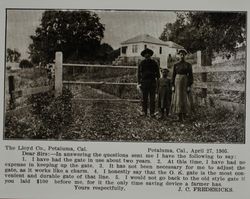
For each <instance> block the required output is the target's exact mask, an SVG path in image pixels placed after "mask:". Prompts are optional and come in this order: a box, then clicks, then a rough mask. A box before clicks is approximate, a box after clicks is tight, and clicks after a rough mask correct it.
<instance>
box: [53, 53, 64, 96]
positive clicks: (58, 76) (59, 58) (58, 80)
mask: <svg viewBox="0 0 250 199" xmlns="http://www.w3.org/2000/svg"><path fill="white" fill-rule="evenodd" d="M62 64H63V54H62V52H56V55H55V96H56V97H57V96H59V95H60V94H62V87H63V83H62V76H63V72H62V71H63V70H62V69H63V68H62V67H63V66H62Z"/></svg>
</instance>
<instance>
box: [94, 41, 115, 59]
mask: <svg viewBox="0 0 250 199" xmlns="http://www.w3.org/2000/svg"><path fill="white" fill-rule="evenodd" d="M112 52H113V48H112V47H111V46H110V45H109V44H107V43H103V44H101V45H100V47H99V48H98V50H97V58H98V59H99V60H101V61H104V62H107V61H110V60H109V58H110V56H109V55H110V54H111V53H112Z"/></svg>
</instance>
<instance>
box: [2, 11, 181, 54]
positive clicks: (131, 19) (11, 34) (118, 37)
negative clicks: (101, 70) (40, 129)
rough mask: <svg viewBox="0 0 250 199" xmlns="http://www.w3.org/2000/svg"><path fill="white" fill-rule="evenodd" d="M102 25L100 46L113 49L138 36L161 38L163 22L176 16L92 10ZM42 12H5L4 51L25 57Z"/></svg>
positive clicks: (145, 12)
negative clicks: (12, 51)
mask: <svg viewBox="0 0 250 199" xmlns="http://www.w3.org/2000/svg"><path fill="white" fill-rule="evenodd" d="M94 12H95V13H97V14H98V16H99V17H100V22H101V23H102V24H104V25H105V32H104V38H103V40H102V43H104V42H105V43H108V44H110V45H111V46H112V47H113V48H114V49H117V48H119V45H120V43H121V42H123V41H125V40H127V39H130V38H132V37H135V36H137V35H139V34H149V35H152V36H154V37H156V38H159V36H160V35H161V33H162V31H163V29H164V26H165V24H166V23H169V22H174V21H175V19H176V14H175V13H174V12H170V11H118V10H116V11H115V10H94ZM42 13H43V10H8V11H7V24H6V28H7V29H6V48H11V49H16V50H18V51H19V52H20V53H21V59H27V58H28V46H29V44H30V43H31V42H32V40H31V39H30V35H34V34H35V30H36V28H37V27H38V26H39V25H40V23H41V18H42Z"/></svg>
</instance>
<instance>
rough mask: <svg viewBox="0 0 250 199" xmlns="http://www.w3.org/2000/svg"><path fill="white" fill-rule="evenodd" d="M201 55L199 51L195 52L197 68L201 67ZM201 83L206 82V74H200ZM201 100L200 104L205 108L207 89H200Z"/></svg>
mask: <svg viewBox="0 0 250 199" xmlns="http://www.w3.org/2000/svg"><path fill="white" fill-rule="evenodd" d="M202 63H203V62H202V53H201V51H200V50H199V51H197V67H202V65H203V64H202ZM201 82H207V73H206V72H205V73H201ZM201 98H202V103H203V104H204V105H205V106H206V105H207V89H206V88H202V89H201Z"/></svg>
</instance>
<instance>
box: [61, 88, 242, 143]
mask: <svg viewBox="0 0 250 199" xmlns="http://www.w3.org/2000/svg"><path fill="white" fill-rule="evenodd" d="M73 93H74V94H75V97H77V98H88V97H89V98H90V97H92V98H93V97H97V98H100V97H101V98H102V99H105V98H111V97H113V98H117V97H114V96H112V95H109V94H107V93H103V92H101V91H100V90H97V89H92V88H91V87H84V88H81V89H80V90H73ZM73 110H74V113H73V114H74V116H73V118H74V122H73V124H72V125H71V127H70V129H69V131H68V133H67V134H64V135H62V137H61V138H62V139H67V140H68V139H72V140H95V141H149V142H189V143H190V142H213V143H215V142H216V143H225V142H227V143H231V142H237V143H239V142H243V140H244V128H243V125H242V124H243V121H242V119H241V118H239V116H237V115H231V114H230V113H228V111H224V112H222V111H221V110H220V111H219V114H218V113H217V112H218V111H216V110H211V108H210V110H209V111H208V110H206V109H204V107H198V108H197V111H196V114H195V115H193V116H190V117H189V119H188V120H187V121H185V122H184V123H179V122H176V121H175V117H174V116H170V117H169V118H167V119H165V120H157V119H151V118H148V117H147V118H144V117H140V116H139V110H140V106H139V104H137V103H130V102H126V101H125V102H124V101H122V102H117V101H116V102H111V101H105V100H102V101H80V100H76V101H74V108H73Z"/></svg>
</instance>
